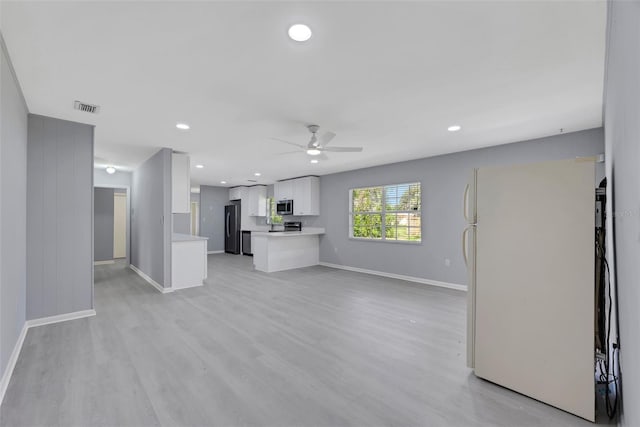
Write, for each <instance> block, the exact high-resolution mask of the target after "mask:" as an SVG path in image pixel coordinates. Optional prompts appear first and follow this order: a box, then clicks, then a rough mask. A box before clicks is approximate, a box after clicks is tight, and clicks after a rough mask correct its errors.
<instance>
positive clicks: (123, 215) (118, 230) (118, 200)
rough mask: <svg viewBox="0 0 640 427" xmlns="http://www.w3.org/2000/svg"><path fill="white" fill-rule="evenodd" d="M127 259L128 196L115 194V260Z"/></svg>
mask: <svg viewBox="0 0 640 427" xmlns="http://www.w3.org/2000/svg"><path fill="white" fill-rule="evenodd" d="M126 257H127V194H126V193H113V258H114V259H117V258H126Z"/></svg>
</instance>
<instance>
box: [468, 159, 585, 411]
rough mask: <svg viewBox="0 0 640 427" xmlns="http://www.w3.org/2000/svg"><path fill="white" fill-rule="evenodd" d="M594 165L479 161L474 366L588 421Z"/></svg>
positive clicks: (480, 373) (478, 371) (481, 374)
mask: <svg viewBox="0 0 640 427" xmlns="http://www.w3.org/2000/svg"><path fill="white" fill-rule="evenodd" d="M594 171H595V165H594V163H593V162H592V161H591V162H585V161H579V160H569V161H559V162H547V163H538V164H531V165H522V166H513V167H496V168H485V169H479V170H478V174H477V202H476V203H477V230H476V292H475V298H476V304H475V349H474V356H475V373H476V375H477V376H479V377H482V378H485V379H487V380H490V381H492V382H495V383H497V384H500V385H503V386H505V387H507V388H510V389H513V390H516V391H518V392H520V393H523V394H525V395H528V396H531V397H533V398H535V399H538V400H541V401H543V402H546V403H549V404H551V405H553V406H556V407H558V408H560V409H563V410H565V411H568V412H571V413H573V414H576V415H579V416H581V417H583V418H585V419H588V420H590V421H594V418H595V404H594V400H595V398H594V226H595V220H594V181H595V173H594Z"/></svg>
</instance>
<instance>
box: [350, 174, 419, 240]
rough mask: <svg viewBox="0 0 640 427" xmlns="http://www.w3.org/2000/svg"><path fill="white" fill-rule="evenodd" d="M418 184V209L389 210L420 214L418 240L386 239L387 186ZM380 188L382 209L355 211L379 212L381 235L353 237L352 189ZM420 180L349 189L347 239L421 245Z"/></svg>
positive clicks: (362, 213) (398, 212)
mask: <svg viewBox="0 0 640 427" xmlns="http://www.w3.org/2000/svg"><path fill="white" fill-rule="evenodd" d="M415 184H418V185H419V186H420V210H418V211H415V210H406V211H399V210H398V211H396V210H394V211H390V212H393V213H394V214H415V213H416V212H417V213H419V214H420V240H398V239H387V238H386V237H385V236H386V225H387V224H386V222H387V221H386V213H387V203H386V197H387V187H398V186H402V185H409V186H410V185H415ZM377 187H381V188H382V203H381V205H382V209H381V210H380V211H372V212H357V214H358V215H368V214H380V218H381V222H382V223H381V237H380V238H379V239H376V238H373V237H354V236H353V216H354V212H353V190H362V189H368V188H377ZM422 206H423V204H422V182H420V181H414V182H403V183H398V184H383V185H369V186H366V187H354V188H350V189H349V239H352V240H359V241H363V242H385V243H400V244H409V245H422V241H423V240H422V236H423V234H424V230H423V228H422V225H423V221H422V220H423V216H422Z"/></svg>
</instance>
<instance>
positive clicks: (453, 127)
mask: <svg viewBox="0 0 640 427" xmlns="http://www.w3.org/2000/svg"><path fill="white" fill-rule="evenodd" d="M460 129H462V126H460V125H452V126H449V127H448V128H447V130H448V131H449V132H458V131H459V130H460Z"/></svg>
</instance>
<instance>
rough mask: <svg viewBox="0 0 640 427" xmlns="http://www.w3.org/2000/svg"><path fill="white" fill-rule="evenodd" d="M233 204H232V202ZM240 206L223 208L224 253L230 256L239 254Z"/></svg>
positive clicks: (233, 205) (234, 205)
mask: <svg viewBox="0 0 640 427" xmlns="http://www.w3.org/2000/svg"><path fill="white" fill-rule="evenodd" d="M232 203H233V202H232ZM240 227H241V224H240V204H239V203H238V204H232V205H227V206H225V207H224V251H225V252H227V253H230V254H239V253H240V234H241V233H240V230H241V228H240Z"/></svg>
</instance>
